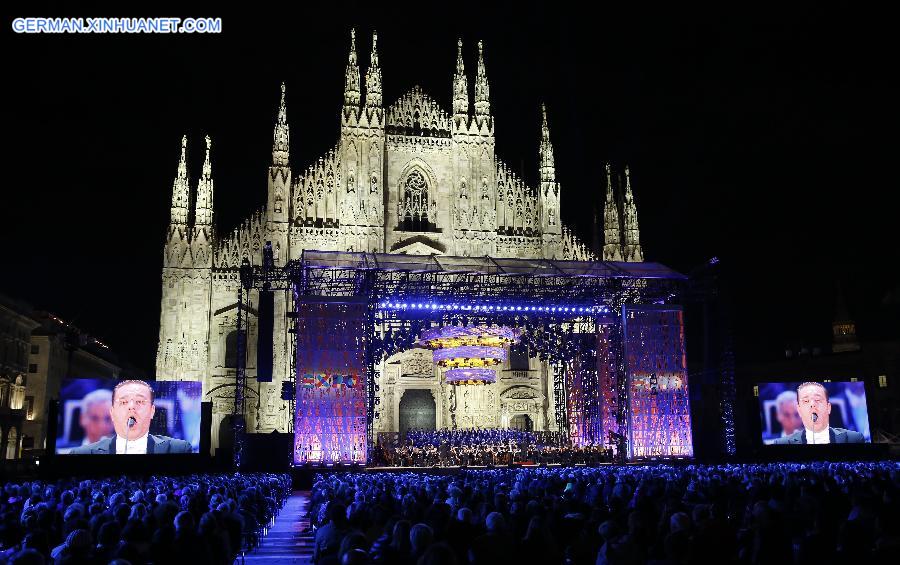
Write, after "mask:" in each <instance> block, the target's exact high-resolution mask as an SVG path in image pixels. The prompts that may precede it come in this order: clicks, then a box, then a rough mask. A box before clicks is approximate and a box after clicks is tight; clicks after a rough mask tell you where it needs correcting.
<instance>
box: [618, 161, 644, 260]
mask: <svg viewBox="0 0 900 565" xmlns="http://www.w3.org/2000/svg"><path fill="white" fill-rule="evenodd" d="M623 210H624V218H623V220H624V221H623V222H622V223H623V226H622V228H623V232H624V235H625V238H624V243H623V245H622V251H623V254H624V257H625V260H626V261H632V262H641V261H643V260H644V252H643V250H642V249H641V232H640V229H639V228H638V219H637V206H635V204H634V197H633V195H632V194H631V171H629V169H628V167H627V166H626V167H625V203H624V206H623Z"/></svg>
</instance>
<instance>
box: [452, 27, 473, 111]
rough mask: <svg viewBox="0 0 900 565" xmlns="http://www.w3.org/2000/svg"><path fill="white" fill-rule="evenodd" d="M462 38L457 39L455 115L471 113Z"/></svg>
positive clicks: (454, 76) (454, 85)
mask: <svg viewBox="0 0 900 565" xmlns="http://www.w3.org/2000/svg"><path fill="white" fill-rule="evenodd" d="M462 45H463V42H462V38H460V39H457V40H456V74H454V75H453V117H455V118H465V117H467V116H468V115H469V82H468V80H467V79H466V66H465V64H464V63H463V56H462Z"/></svg>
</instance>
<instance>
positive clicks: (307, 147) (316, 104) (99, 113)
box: [0, 2, 900, 371]
mask: <svg viewBox="0 0 900 565" xmlns="http://www.w3.org/2000/svg"><path fill="white" fill-rule="evenodd" d="M334 4H335V5H338V4H340V9H339V10H338V9H335V10H334V11H330V12H329V11H327V10H323V9H309V8H306V9H305V11H303V12H300V13H297V14H293V13H292V14H288V13H286V12H283V11H280V10H277V9H274V8H266V9H265V10H264V11H263V10H262V9H261V8H260V9H259V11H256V12H255V11H254V9H255V8H254V6H255V4H248V5H246V6H245V7H244V8H243V9H244V11H243V12H242V13H239V14H228V13H226V12H223V11H222V10H221V9H215V8H214V9H210V10H198V11H197V12H191V13H184V10H183V9H180V10H179V9H176V10H174V11H172V10H168V11H167V10H162V11H160V12H157V11H155V10H154V9H145V10H143V11H141V12H139V13H134V14H130V13H124V12H122V10H121V8H120V9H117V10H115V11H112V12H104V13H98V12H96V11H92V12H90V13H85V12H77V13H71V12H66V11H64V10H61V9H60V10H48V9H46V8H42V9H41V10H40V11H34V10H30V9H21V10H18V12H17V13H15V14H14V15H15V16H41V15H43V16H48V15H52V16H65V15H72V16H95V15H117V16H121V15H135V16H155V15H166V16H170V15H178V16H204V17H205V16H213V17H214V16H220V17H222V18H223V33H222V34H220V35H169V36H152V35H141V36H129V35H114V36H113V35H110V36H93V35H79V36H61V35H40V36H38V35H15V34H13V33H11V31H10V30H11V26H10V22H11V18H10V17H7V18H5V19H4V28H3V43H4V46H3V47H4V53H5V54H6V56H5V62H6V67H7V69H6V73H5V76H6V80H5V81H4V82H5V85H4V88H3V90H4V91H5V94H6V96H5V97H4V98H5V102H4V103H3V113H4V119H3V123H4V133H5V137H6V141H7V143H6V150H5V151H4V153H3V155H4V161H5V166H4V177H3V184H4V188H3V197H2V205H0V208H2V210H3V211H2V215H0V217H2V223H3V227H2V229H0V241H2V250H3V259H2V267H0V292H4V293H6V294H8V295H10V296H13V297H16V298H19V299H23V300H26V301H28V302H30V303H31V304H32V305H33V306H35V307H36V308H38V309H46V310H50V311H53V312H55V313H57V314H58V315H60V316H61V317H63V318H65V319H67V320H70V321H73V322H74V323H75V324H76V325H78V326H79V327H81V328H83V329H84V330H86V331H88V332H89V333H91V334H93V335H96V336H97V337H99V338H100V339H102V340H104V341H106V342H107V343H108V344H109V345H110V346H111V347H112V348H113V349H114V350H115V351H117V352H119V353H121V354H122V355H123V356H124V357H126V358H127V359H128V360H130V361H131V362H132V363H134V364H136V365H138V366H140V367H144V368H146V369H147V370H150V371H152V368H153V366H154V358H155V353H156V346H157V338H158V330H159V307H160V304H159V300H160V292H161V288H160V284H161V283H160V274H161V266H162V251H163V243H164V238H165V230H166V226H167V224H168V221H169V204H170V199H171V188H172V179H173V177H174V175H175V172H176V166H177V162H178V155H179V148H180V139H181V136H182V134H183V133H187V135H188V137H189V148H188V152H189V153H188V156H189V173H190V175H191V178H192V180H191V185H192V187H194V186H196V179H197V177H198V175H199V173H200V166H201V164H202V161H203V135H204V134H206V133H209V135H210V136H211V137H212V139H213V154H212V161H213V175H214V179H215V183H216V184H215V190H216V192H215V206H216V214H217V225H218V229H219V231H220V233H228V232H230V231H231V230H232V229H233V228H234V227H235V226H236V225H237V224H238V223H239V222H240V221H241V220H242V219H243V218H244V217H245V216H248V215H249V214H250V212H251V211H253V210H256V209H257V208H260V207H261V206H262V205H263V204H264V202H265V198H266V168H267V167H268V165H269V163H270V162H271V146H272V130H273V124H274V119H275V113H276V110H277V104H278V97H279V84H280V83H281V82H282V81H285V82H286V83H287V93H288V101H287V103H288V120H289V123H290V126H291V142H292V144H291V164H292V167H293V169H294V172H295V176H296V175H297V174H299V173H301V172H302V171H303V170H304V169H305V168H306V166H307V165H308V164H309V163H310V162H311V161H312V160H314V159H315V158H316V157H318V156H319V155H322V154H323V153H324V152H325V151H327V150H328V149H330V148H331V147H333V146H334V144H335V143H336V141H337V138H338V133H339V118H338V112H339V109H340V106H341V103H342V91H343V73H344V67H345V64H346V59H347V50H348V47H349V30H350V28H351V27H352V26H355V27H356V28H357V49H358V53H359V55H360V64H361V67H362V72H363V76H364V73H365V68H366V67H367V66H368V61H369V50H370V46H371V32H372V30H373V29H377V30H378V32H379V38H378V46H379V57H380V62H381V67H382V72H383V81H384V100H385V106H387V105H390V104H391V103H393V102H394V101H395V100H396V99H397V98H398V97H400V96H401V95H402V94H403V93H405V92H406V91H407V90H408V89H410V88H411V87H412V86H413V85H415V84H420V85H421V86H422V87H423V88H424V89H425V90H426V91H427V92H428V93H430V94H431V95H432V96H433V97H434V98H436V99H437V100H438V101H439V102H440V103H441V104H442V106H443V107H444V108H445V110H447V111H450V110H451V85H452V76H453V72H454V69H455V60H456V38H457V37H462V38H463V40H464V42H465V46H464V55H465V62H466V70H467V72H468V76H469V86H470V90H471V89H472V88H473V85H474V76H475V63H476V42H477V40H478V39H483V40H484V41H485V60H486V66H487V73H488V80H489V83H490V93H491V110H492V113H493V115H494V117H495V121H496V139H497V155H498V157H499V158H500V159H502V160H504V161H505V162H506V163H508V164H509V165H510V166H511V167H512V168H513V169H514V170H516V171H524V177H525V179H526V180H528V181H529V183H530V184H531V185H532V186H534V185H535V184H536V180H537V176H538V160H537V153H538V144H539V141H540V103H541V102H542V101H545V102H546V103H547V107H548V118H549V122H550V132H551V140H552V142H553V145H554V149H555V155H556V165H557V179H558V180H559V181H560V183H561V185H562V217H563V220H564V221H565V222H566V223H567V224H569V225H570V226H572V227H574V229H575V230H576V232H577V233H578V234H579V235H580V236H581V237H582V239H583V240H584V241H585V242H587V243H588V244H590V242H591V241H592V239H593V238H592V234H591V230H592V211H593V208H595V207H598V206H599V207H600V211H601V212H602V198H603V194H604V190H605V185H604V179H603V163H604V162H605V161H611V162H612V163H613V165H614V166H616V167H620V166H622V165H623V164H625V163H627V164H629V165H630V166H631V170H632V184H633V187H634V191H635V200H636V202H637V206H638V218H639V221H640V226H641V240H642V243H643V248H644V255H645V257H646V258H647V260H650V261H658V262H661V263H664V264H666V265H669V266H671V267H673V268H676V269H678V270H681V271H682V272H689V271H690V270H692V269H693V268H695V267H696V266H698V265H700V264H702V263H703V262H705V261H707V260H709V259H710V258H711V257H714V256H715V257H718V258H719V259H720V261H721V264H722V267H723V271H724V273H725V275H726V278H727V280H726V282H727V284H728V286H729V289H730V292H731V295H732V299H733V310H734V311H733V316H734V320H735V328H734V329H735V337H736V340H737V353H738V358H737V360H738V363H742V362H749V361H756V360H760V359H767V358H773V357H776V358H777V357H779V356H783V351H784V348H785V345H787V344H800V343H805V344H809V345H823V346H825V347H827V346H828V345H829V344H830V332H831V326H830V324H831V321H832V319H833V316H834V307H835V301H836V290H835V289H836V285H837V283H838V282H840V283H841V284H842V286H843V288H844V291H845V294H846V297H847V303H848V306H849V309H850V312H851V314H852V315H853V316H854V317H855V319H856V321H857V327H858V331H859V334H860V336H861V338H862V339H863V340H880V339H888V338H897V337H900V336H898V333H900V329H898V328H900V279H898V276H897V264H898V259H900V252H898V244H900V229H898V214H897V209H898V206H897V204H896V200H897V198H896V195H895V194H894V193H895V192H896V191H897V189H898V188H897V187H898V183H897V177H896V165H895V163H896V152H897V150H898V143H897V131H898V125H900V124H898V119H897V117H898V116H897V100H900V96H898V95H900V93H898V88H897V80H896V78H897V72H896V69H897V61H896V58H895V54H896V44H895V40H894V38H895V37H896V34H895V32H894V30H893V29H891V27H892V25H893V24H892V23H891V20H890V19H889V18H887V17H886V16H885V15H884V14H878V13H874V12H872V13H862V12H853V11H848V10H849V8H848V9H847V10H837V9H835V10H833V11H822V9H821V8H818V9H816V10H815V11H804V12H796V13H786V12H777V13H763V12H759V13H741V14H737V15H733V16H726V15H723V14H718V13H709V12H689V11H686V10H684V9H680V10H678V11H666V12H657V11H654V10H651V9H650V8H644V9H641V10H639V11H635V12H632V13H625V12H621V13H616V12H613V11H610V10H608V9H604V11H600V12H593V13H587V12H584V11H583V9H582V8H577V9H576V8H575V7H574V5H568V4H566V3H563V2H552V3H548V4H547V5H537V4H535V5H529V4H524V3H520V2H504V3H498V4H496V5H495V6H494V7H492V8H490V9H485V8H480V7H477V6H472V7H468V8H467V7H460V4H459V3H450V2H447V3H440V10H439V11H434V12H430V11H423V8H422V6H423V5H425V4H427V3H419V4H413V5H410V6H402V7H401V6H399V5H395V6H397V7H394V8H391V9H381V10H378V11H377V12H373V11H372V10H366V9H364V8H353V7H348V6H350V5H348V4H346V3H334ZM601 226H602V217H601Z"/></svg>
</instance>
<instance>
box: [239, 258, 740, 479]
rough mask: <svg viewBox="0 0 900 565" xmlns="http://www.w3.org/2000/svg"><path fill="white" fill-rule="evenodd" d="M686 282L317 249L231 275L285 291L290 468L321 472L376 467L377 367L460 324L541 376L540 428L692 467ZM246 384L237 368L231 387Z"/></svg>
mask: <svg viewBox="0 0 900 565" xmlns="http://www.w3.org/2000/svg"><path fill="white" fill-rule="evenodd" d="M264 257H265V254H264ZM685 279H686V277H685V276H684V275H681V274H679V273H677V272H675V271H672V270H671V269H669V268H667V267H665V266H663V265H660V264H656V263H618V262H603V261H592V262H590V261H556V260H545V259H500V258H492V257H451V256H433V255H431V256H417V255H393V254H374V253H351V252H327V251H304V252H303V255H302V257H301V258H300V259H298V260H294V261H290V262H288V263H287V264H286V265H285V266H284V267H276V266H275V265H274V262H273V261H266V260H265V259H264V265H262V266H250V265H249V264H245V265H244V266H243V267H242V269H241V281H242V284H243V288H244V290H247V291H249V290H251V289H256V290H276V291H277V290H281V291H287V292H291V293H292V299H293V305H294V308H293V311H292V312H290V313H289V314H288V316H289V318H290V320H289V322H290V323H291V325H293V328H292V333H294V335H295V356H294V362H295V365H294V368H293V371H292V373H293V375H294V376H295V382H294V383H293V390H294V391H295V397H294V402H295V404H294V407H293V408H294V445H293V454H294V455H293V462H294V464H295V465H304V464H306V463H310V464H315V465H317V466H320V465H323V464H328V463H338V462H343V463H357V464H366V463H372V461H371V455H372V448H373V447H374V445H375V439H376V428H380V429H384V428H385V424H381V423H380V422H379V418H382V417H383V415H384V410H385V407H383V406H380V405H379V389H380V386H381V383H382V380H383V379H382V375H381V374H380V371H379V367H380V363H382V362H383V361H384V360H385V359H386V358H388V357H389V356H391V355H392V354H395V353H397V352H400V351H404V350H408V349H410V348H412V347H414V346H417V345H420V343H419V342H418V340H420V338H421V336H422V335H423V334H424V332H426V331H429V330H431V331H432V332H433V331H434V330H435V329H437V330H438V331H441V330H442V329H445V328H467V327H476V328H500V329H502V330H504V331H506V330H509V331H511V332H514V334H515V336H516V340H517V343H516V344H515V345H514V346H513V347H522V348H527V351H528V352H529V355H531V356H533V357H537V358H539V360H540V362H541V363H544V364H546V366H547V367H549V370H550V371H552V389H553V390H552V393H553V394H552V397H553V405H552V407H551V408H552V409H551V410H548V413H552V414H553V415H554V416H553V420H552V421H551V422H548V428H547V429H553V428H555V429H557V430H558V431H560V432H562V434H563V435H564V436H565V437H566V439H567V441H568V443H569V444H570V445H573V446H584V445H606V446H612V447H614V449H615V450H616V456H617V460H618V461H620V462H624V461H639V460H646V459H651V458H652V459H658V458H665V457H678V458H685V457H686V458H690V457H691V456H692V455H693V442H692V434H691V421H690V400H689V395H688V377H687V364H686V354H685V343H684V318H683V311H682V307H681V303H682V296H683V290H684V289H683V286H684V284H683V283H684V281H685ZM492 331H493V330H492ZM239 351H240V350H239ZM436 358H437V357H436ZM242 379H245V375H244V371H243V370H242V368H241V367H240V366H239V367H238V382H237V383H236V385H237V386H236V389H237V390H242V389H243V386H242V385H243V384H244V383H243V382H241V380H242ZM457 386H458V387H466V386H473V385H464V384H463V385H457ZM236 406H237V402H236ZM724 429H728V427H725V428H724ZM730 429H731V430H733V425H732V426H731V427H730ZM236 431H238V432H242V430H236ZM395 431H396V430H395ZM614 438H616V439H614ZM243 441H244V440H243V436H242V434H241V433H238V434H236V457H238V458H240V453H241V451H242V447H243Z"/></svg>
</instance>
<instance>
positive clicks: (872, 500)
mask: <svg viewBox="0 0 900 565" xmlns="http://www.w3.org/2000/svg"><path fill="white" fill-rule="evenodd" d="M898 496H900V463H897V462H857V463H807V464H799V463H771V464H758V465H709V466H706V465H702V466H701V465H690V466H680V467H672V466H621V467H620V466H606V467H572V468H562V467H560V468H504V469H490V470H468V471H463V472H459V473H457V474H455V475H435V474H426V473H411V472H405V473H361V474H357V473H334V474H328V475H324V476H323V475H318V476H317V477H316V481H315V484H314V486H313V491H312V493H311V506H310V508H311V516H310V520H311V523H312V525H313V527H314V528H315V529H316V532H315V556H314V560H315V562H316V563H318V564H333V563H341V564H357V563H360V564H361V563H373V564H380V563H398V564H413V563H417V564H421V565H436V564H441V565H450V564H464V563H473V564H489V565H496V564H497V563H548V564H550V563H565V564H582V563H584V564H593V563H596V564H598V565H602V564H610V565H618V564H622V565H632V564H642V563H650V564H654V565H678V564H693V563H717V564H731V563H735V564H745V563H746V564H765V565H781V564H815V565H821V564H825V563H851V562H853V563H855V564H860V563H867V564H868V563H896V561H897V555H898V554H900V531H898V523H900V501H898Z"/></svg>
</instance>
